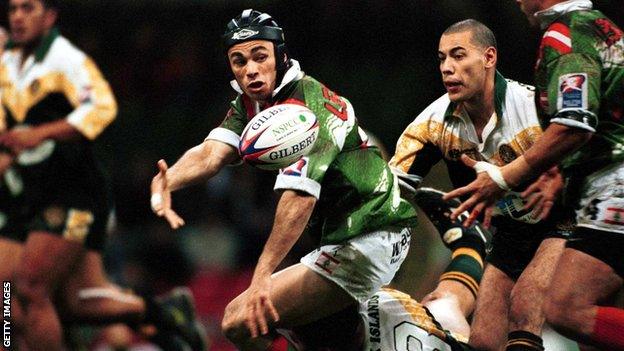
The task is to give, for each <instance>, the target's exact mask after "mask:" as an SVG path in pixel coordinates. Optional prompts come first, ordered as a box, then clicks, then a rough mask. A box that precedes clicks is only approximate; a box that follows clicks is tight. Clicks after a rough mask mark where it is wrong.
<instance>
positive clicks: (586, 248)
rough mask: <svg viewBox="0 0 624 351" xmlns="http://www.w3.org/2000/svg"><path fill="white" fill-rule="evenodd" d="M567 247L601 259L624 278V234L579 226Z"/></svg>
mask: <svg viewBox="0 0 624 351" xmlns="http://www.w3.org/2000/svg"><path fill="white" fill-rule="evenodd" d="M566 247H568V248H570V249H574V250H578V251H581V252H584V253H586V254H588V255H590V256H592V257H594V258H597V259H599V260H601V261H602V262H604V263H606V264H607V265H609V266H610V267H611V268H613V270H614V271H615V272H616V273H617V274H618V275H619V276H620V277H622V278H624V260H623V259H622V254H623V253H624V234H621V233H614V232H608V231H604V230H596V229H590V228H585V227H577V228H576V230H575V231H574V232H573V233H572V236H571V237H570V240H569V241H568V242H567V243H566Z"/></svg>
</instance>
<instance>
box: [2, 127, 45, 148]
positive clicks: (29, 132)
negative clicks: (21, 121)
mask: <svg viewBox="0 0 624 351" xmlns="http://www.w3.org/2000/svg"><path fill="white" fill-rule="evenodd" d="M44 140H45V136H44V135H43V134H42V133H41V132H40V131H39V130H38V129H37V128H19V129H11V130H9V131H8V132H6V133H4V134H2V135H0V144H1V145H3V146H5V147H7V148H10V149H11V151H13V153H14V154H19V153H20V152H22V151H23V150H26V149H32V148H34V147H37V146H39V144H41V143H42V142H43V141H44Z"/></svg>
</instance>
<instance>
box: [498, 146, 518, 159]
mask: <svg viewBox="0 0 624 351" xmlns="http://www.w3.org/2000/svg"><path fill="white" fill-rule="evenodd" d="M498 153H499V154H500V157H501V159H502V160H503V162H505V163H511V161H513V160H515V159H516V158H517V157H518V155H516V152H515V151H514V149H513V148H512V147H511V146H509V145H507V144H503V145H501V146H500V147H499V148H498Z"/></svg>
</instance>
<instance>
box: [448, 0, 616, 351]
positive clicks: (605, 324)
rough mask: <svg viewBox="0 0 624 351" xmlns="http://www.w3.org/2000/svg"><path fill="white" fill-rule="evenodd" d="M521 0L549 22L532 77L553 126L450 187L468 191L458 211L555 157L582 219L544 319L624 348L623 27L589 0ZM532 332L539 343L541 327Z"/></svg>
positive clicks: (478, 206)
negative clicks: (622, 303) (619, 296)
mask: <svg viewBox="0 0 624 351" xmlns="http://www.w3.org/2000/svg"><path fill="white" fill-rule="evenodd" d="M518 2H519V4H520V7H521V8H522V11H523V12H524V13H525V14H526V15H527V17H528V18H529V20H530V21H531V22H532V23H536V24H539V25H540V27H541V28H542V30H543V37H542V41H541V45H540V49H539V53H538V61H537V63H536V73H535V83H536V85H537V96H538V97H539V110H540V117H541V118H542V121H543V123H544V124H545V125H547V128H546V129H545V131H544V136H543V138H541V139H540V140H539V141H537V142H536V143H535V144H534V145H533V146H532V147H531V148H530V149H529V150H528V151H527V152H526V153H524V155H522V156H521V157H518V158H517V159H515V160H514V161H513V162H511V163H509V164H507V165H490V166H487V171H486V172H481V173H479V174H478V176H477V179H476V180H475V181H474V182H472V183H470V184H468V185H467V186H465V187H463V188H460V189H457V190H456V191H453V192H451V193H449V194H448V197H449V198H451V197H455V196H467V197H468V199H467V200H466V201H465V202H464V203H463V204H462V205H461V206H460V207H458V208H457V209H456V211H455V212H454V214H453V216H455V215H457V214H459V213H461V212H463V211H465V210H468V211H470V212H471V213H474V212H475V211H477V212H478V211H481V210H482V209H484V208H486V207H487V206H489V205H490V204H492V203H493V202H494V201H496V199H497V198H499V197H500V196H502V194H503V193H504V192H505V190H502V188H507V187H514V186H516V185H518V184H520V183H521V182H523V181H524V180H525V179H527V178H530V177H533V176H535V175H536V174H539V173H540V172H543V171H544V170H546V169H548V168H550V167H552V166H553V165H556V164H559V165H560V167H561V169H562V172H563V174H564V176H565V178H566V182H565V184H566V186H565V188H564V191H563V198H564V200H565V201H566V206H567V207H568V208H570V209H575V210H576V221H577V227H576V229H575V231H574V232H573V234H572V237H571V238H570V240H569V241H568V242H567V243H566V248H565V251H564V253H563V255H562V257H561V260H560V261H559V263H558V264H557V269H556V271H555V274H554V279H553V282H552V285H551V286H552V288H551V289H549V295H548V298H547V300H546V303H545V310H546V316H547V319H548V321H549V322H550V323H551V324H552V325H553V327H555V329H556V330H558V331H560V332H561V333H563V334H564V335H567V336H569V337H571V338H572V339H575V340H578V341H582V342H585V343H590V344H593V345H596V346H598V347H600V348H603V349H608V350H624V333H623V332H622V331H624V311H623V310H622V309H619V308H615V307H611V306H609V304H608V303H607V301H608V300H609V298H610V297H611V296H612V295H613V294H614V293H616V292H617V291H619V290H620V289H621V287H622V282H623V281H622V278H623V277H624V275H623V274H624V265H623V261H622V259H621V255H622V252H624V221H622V220H621V218H622V216H621V214H622V213H623V212H624V200H623V198H624V182H623V179H624V163H623V161H624V153H622V152H621V149H622V141H623V140H624V128H622V114H623V111H624V98H623V97H624V39H623V38H622V30H621V29H620V28H618V26H616V25H615V24H614V23H613V22H612V21H611V20H610V19H609V18H607V17H606V16H605V15H604V14H603V13H601V12H600V11H598V10H594V9H593V8H592V2H591V1H589V0H570V1H561V0H531V1H524V0H520V1H518ZM464 161H465V163H466V164H467V165H469V166H473V165H474V164H475V162H474V160H470V159H468V158H466V159H465V160H464ZM499 166H502V167H499ZM469 222H470V221H467V222H466V224H469ZM526 338H532V339H534V340H535V343H536V346H535V348H532V349H539V346H540V345H539V340H538V338H536V337H535V335H533V336H530V335H525V339H526Z"/></svg>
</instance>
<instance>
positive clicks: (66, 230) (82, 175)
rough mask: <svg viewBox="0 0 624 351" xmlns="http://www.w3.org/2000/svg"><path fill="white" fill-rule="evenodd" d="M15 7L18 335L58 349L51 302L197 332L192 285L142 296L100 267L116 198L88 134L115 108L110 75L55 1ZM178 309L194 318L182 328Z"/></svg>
mask: <svg viewBox="0 0 624 351" xmlns="http://www.w3.org/2000/svg"><path fill="white" fill-rule="evenodd" d="M8 10H9V24H10V31H11V41H10V42H9V43H8V45H7V49H6V51H5V52H4V53H3V55H2V59H1V62H0V100H1V104H2V108H1V109H0V175H1V176H2V181H1V182H0V233H1V235H2V237H0V278H2V280H3V281H10V280H14V283H15V292H16V298H15V299H13V300H12V302H13V305H14V307H13V309H12V316H11V317H12V319H11V320H12V322H14V326H15V327H16V328H17V329H16V332H19V334H20V335H21V336H23V337H24V339H25V341H26V343H27V344H28V346H29V348H31V349H33V350H37V349H43V350H59V349H62V345H63V342H62V331H61V324H60V320H59V316H58V315H57V311H56V310H55V306H54V304H53V303H54V302H56V303H58V305H59V306H62V311H63V312H64V317H66V318H67V319H69V320H70V321H72V322H95V323H109V322H117V321H123V322H127V323H131V324H139V323H146V322H147V323H156V324H157V325H158V327H159V329H160V330H161V331H162V332H163V333H164V332H177V333H178V334H180V335H184V336H186V335H190V336H189V337H188V338H187V339H188V340H189V343H190V342H191V341H194V340H196V339H197V333H193V332H195V331H196V329H197V328H196V325H195V323H194V322H195V320H194V318H193V314H192V313H193V311H192V309H191V308H189V306H190V307H192V301H190V296H189V295H188V293H186V292H183V291H180V290H176V291H175V292H174V293H173V294H172V295H171V296H170V298H169V299H165V300H164V301H161V302H152V301H151V300H149V301H146V300H144V299H143V298H140V297H138V296H135V295H132V294H129V293H126V292H124V291H122V290H121V289H120V288H117V287H116V286H114V285H113V284H111V283H110V282H109V281H108V279H107V278H106V276H105V273H104V271H103V268H102V257H101V250H102V248H103V245H104V241H105V226H106V222H107V218H108V214H109V211H110V206H109V200H108V193H107V190H106V189H107V184H106V181H105V179H104V177H103V174H102V172H101V171H100V166H99V164H98V162H97V160H96V159H95V157H94V155H93V152H92V149H91V140H93V139H95V138H97V136H98V135H99V134H100V133H101V132H102V131H103V130H104V129H105V128H106V126H107V125H108V124H109V123H110V122H111V121H112V120H113V119H114V118H115V115H116V111H117V106H116V102H115V99H114V97H113V94H112V92H111V90H110V88H109V85H108V83H107V82H106V80H105V79H104V78H103V77H102V75H101V73H100V72H99V70H98V68H97V67H96V65H95V63H94V62H93V61H92V60H91V59H90V58H88V57H87V56H86V55H85V54H84V53H83V52H81V51H80V50H78V49H77V48H75V47H74V46H73V45H72V44H71V43H70V42H69V41H68V40H67V39H65V38H64V37H62V36H61V35H60V34H59V32H58V30H57V29H56V27H55V22H56V19H57V13H58V4H57V2H56V1H52V0H11V1H10V2H9V8H8ZM55 296H61V297H60V298H59V299H56V300H54V297H55ZM174 309H175V310H176V311H175V312H174V311H173V310H174ZM173 313H180V314H182V315H184V316H186V317H188V318H186V319H187V322H185V323H191V324H192V325H190V324H189V325H186V324H184V325H181V324H176V323H175V318H174V317H173ZM19 326H22V328H18V327H19ZM185 333H186V334H185ZM172 337H173V336H172ZM191 337H192V338H194V339H191ZM200 347H201V346H200ZM198 348H199V347H195V349H198Z"/></svg>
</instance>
